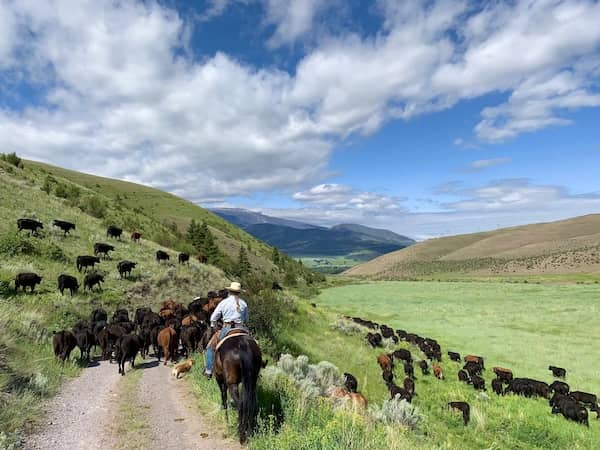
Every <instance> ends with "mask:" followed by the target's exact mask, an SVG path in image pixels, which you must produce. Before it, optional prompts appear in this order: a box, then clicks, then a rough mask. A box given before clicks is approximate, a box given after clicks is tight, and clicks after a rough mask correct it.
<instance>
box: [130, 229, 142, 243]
mask: <svg viewBox="0 0 600 450" xmlns="http://www.w3.org/2000/svg"><path fill="white" fill-rule="evenodd" d="M141 238H142V233H139V232H137V231H134V232H133V233H131V240H132V241H133V242H137V243H139V242H140V239H141Z"/></svg>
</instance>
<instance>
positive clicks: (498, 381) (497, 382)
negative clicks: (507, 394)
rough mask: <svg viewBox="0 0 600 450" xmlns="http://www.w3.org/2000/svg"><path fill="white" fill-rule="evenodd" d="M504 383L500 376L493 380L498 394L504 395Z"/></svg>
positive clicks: (493, 387)
mask: <svg viewBox="0 0 600 450" xmlns="http://www.w3.org/2000/svg"><path fill="white" fill-rule="evenodd" d="M503 386H504V383H503V382H502V380H501V379H500V378H494V379H493V380H492V389H493V390H494V392H495V393H496V394H497V395H503V393H504V388H503Z"/></svg>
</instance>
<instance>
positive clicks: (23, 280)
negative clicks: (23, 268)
mask: <svg viewBox="0 0 600 450" xmlns="http://www.w3.org/2000/svg"><path fill="white" fill-rule="evenodd" d="M41 282H42V277H40V276H39V275H38V274H36V273H33V272H21V273H19V274H17V276H16V277H15V291H18V290H19V288H20V287H22V288H23V292H27V291H26V288H27V287H28V286H29V287H30V288H31V292H33V290H34V289H35V285H36V284H40V283H41Z"/></svg>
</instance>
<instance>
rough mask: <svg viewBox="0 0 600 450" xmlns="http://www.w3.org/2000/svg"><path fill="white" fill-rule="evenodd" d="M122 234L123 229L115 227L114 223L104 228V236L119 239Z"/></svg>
mask: <svg viewBox="0 0 600 450" xmlns="http://www.w3.org/2000/svg"><path fill="white" fill-rule="evenodd" d="M122 234H123V230H122V229H121V228H119V227H115V226H114V225H111V226H109V227H108V228H107V229H106V237H107V238H109V237H111V238H115V239H121V235H122Z"/></svg>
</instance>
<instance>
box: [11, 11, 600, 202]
mask: <svg viewBox="0 0 600 450" xmlns="http://www.w3.org/2000/svg"><path fill="white" fill-rule="evenodd" d="M229 3H230V2H226V1H219V0H215V1H213V2H212V3H211V5H212V7H213V8H214V14H217V13H219V14H220V13H222V12H223V11H224V10H225V8H226V7H227V6H228V4H229ZM329 4H330V3H329V2H316V1H312V0H311V1H306V2H287V3H285V2H279V1H276V0H268V1H267V2H266V3H265V11H266V19H265V20H267V21H270V23H273V24H274V25H275V31H274V34H273V36H272V37H271V41H270V42H271V44H272V45H273V46H278V45H285V44H286V43H291V42H294V41H296V40H298V39H301V38H302V36H304V35H305V34H306V33H309V32H310V30H311V29H312V27H314V24H315V23H316V21H317V20H318V18H319V17H321V16H320V15H321V13H322V12H323V11H324V9H323V8H327V7H328V6H327V5H329ZM324 5H325V6H324ZM0 6H1V8H0V80H3V79H4V78H3V77H5V76H6V75H7V74H10V73H17V72H18V73H19V74H20V76H22V77H23V78H22V82H23V83H24V84H29V85H31V86H33V87H34V88H35V90H39V91H41V92H42V95H41V98H39V99H36V101H35V102H32V103H31V104H29V105H27V106H26V107H24V108H21V109H7V108H4V109H0V140H1V141H2V142H3V144H4V148H5V149H8V150H9V151H13V150H14V151H17V152H19V153H20V154H22V155H24V156H26V157H32V158H35V159H39V160H43V161H48V162H51V163H55V164H59V165H64V166H67V167H72V168H75V169H83V170H88V171H93V172H95V173H97V174H100V175H106V176H117V177H119V178H124V179H128V180H132V181H137V182H142V183H145V184H150V185H154V186H157V187H160V188H162V189H166V190H168V191H170V192H174V193H176V194H179V195H182V196H184V197H186V198H189V199H192V200H194V201H198V202H202V201H213V200H215V201H218V200H222V199H224V198H226V197H228V196H236V195H251V194H253V193H257V192H264V191H273V190H279V191H290V190H302V189H306V186H310V185H314V184H315V183H321V182H323V181H324V180H325V179H326V176H327V175H328V173H327V164H328V161H329V157H330V155H331V152H332V151H333V150H334V149H335V148H336V145H337V144H338V143H339V142H340V140H343V139H345V138H346V137H348V136H350V135H352V134H355V133H360V134H365V135H366V134H370V133H373V132H375V131H376V130H378V129H379V127H381V126H382V124H384V123H385V122H387V121H390V120H397V119H408V118H411V117H414V116H416V115H420V114H427V113H429V112H431V111H437V110H442V109H446V108H449V107H451V106H452V105H454V104H456V103H457V102H459V101H460V100H461V99H467V98H473V97H477V96H480V95H483V94H487V93H492V92H505V93H507V95H508V100H507V101H506V102H505V103H503V104H500V105H494V106H491V107H489V108H486V109H485V110H484V111H483V112H482V121H481V123H480V124H479V125H478V127H477V129H476V133H477V135H478V136H479V137H480V138H481V139H485V140H490V141H501V140H503V139H507V138H510V137H514V136H516V135H518V134H519V133H523V132H529V131H533V130H536V129H539V128H540V127H543V126H548V125H560V124H566V123H568V121H569V118H568V112H569V111H571V110H574V109H577V108H583V107H592V106H597V105H598V92H597V84H596V83H595V81H594V80H597V77H598V70H599V64H597V60H595V59H594V58H593V55H594V53H595V52H596V51H597V48H598V45H600V27H598V26H597V23H599V22H600V5H599V4H598V3H597V2H594V1H586V0H579V1H560V0H519V1H515V2H492V3H490V4H489V5H488V6H486V7H484V8H482V9H474V8H473V6H472V3H471V2H466V1H463V2H460V1H459V2H456V1H450V0H437V1H432V2H395V1H389V0H388V1H384V0H381V1H379V2H378V8H377V9H376V10H377V11H379V13H380V14H382V15H383V19H384V20H383V25H382V29H381V30H380V31H379V32H378V33H376V34H375V35H370V36H366V37H365V36H362V35H360V34H358V33H351V32H343V33H338V34H337V35H335V36H329V37H328V38H326V39H323V41H322V42H319V43H318V45H316V46H315V48H313V49H311V50H309V51H308V52H307V53H306V55H304V56H303V57H302V58H301V60H300V61H299V63H298V65H297V67H295V70H294V71H293V72H292V73H288V72H286V71H282V70H278V69H277V68H275V67H268V68H257V67H254V66H252V65H251V64H248V63H243V62H240V61H238V60H235V59H234V58H232V57H230V56H228V55H227V54H224V53H216V54H214V55H212V56H210V57H205V58H203V59H195V58H194V56H193V55H190V54H189V52H188V51H184V50H186V49H189V44H190V43H189V42H188V41H187V39H188V38H189V36H190V33H189V30H188V29H187V26H186V25H185V23H184V20H183V19H182V18H181V17H180V15H179V14H178V13H177V11H175V10H173V9H170V8H168V7H166V6H164V5H162V4H160V3H156V2H152V1H150V2H143V3H142V2H112V1H109V0H106V1H80V2H71V1H66V0H52V1H48V2H42V3H40V2H36V1H33V0H22V1H18V2H12V1H7V0H0ZM515 49H519V50H520V51H515ZM15 55H18V56H19V57H18V58H17V57H15ZM0 83H3V84H4V82H3V81H0ZM3 88H4V86H3ZM302 192H304V195H306V196H308V195H309V192H310V190H308V191H302ZM354 194H355V193H354ZM349 195H353V194H349ZM363 195H366V194H364V193H363ZM374 195H375V197H374V198H370V197H368V196H367V197H364V198H362V200H361V198H360V196H357V195H354V197H352V198H354V199H355V201H356V202H357V203H356V204H357V205H363V206H361V207H362V208H363V209H365V210H366V209H368V205H369V204H371V203H373V204H377V201H378V200H380V198H379V197H377V194H374ZM303 201H306V202H310V200H308V197H307V199H306V200H303ZM393 203H394V201H392V202H391V204H393ZM313 204H314V202H313ZM340 204H343V203H340ZM356 209H358V208H355V210H356Z"/></svg>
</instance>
